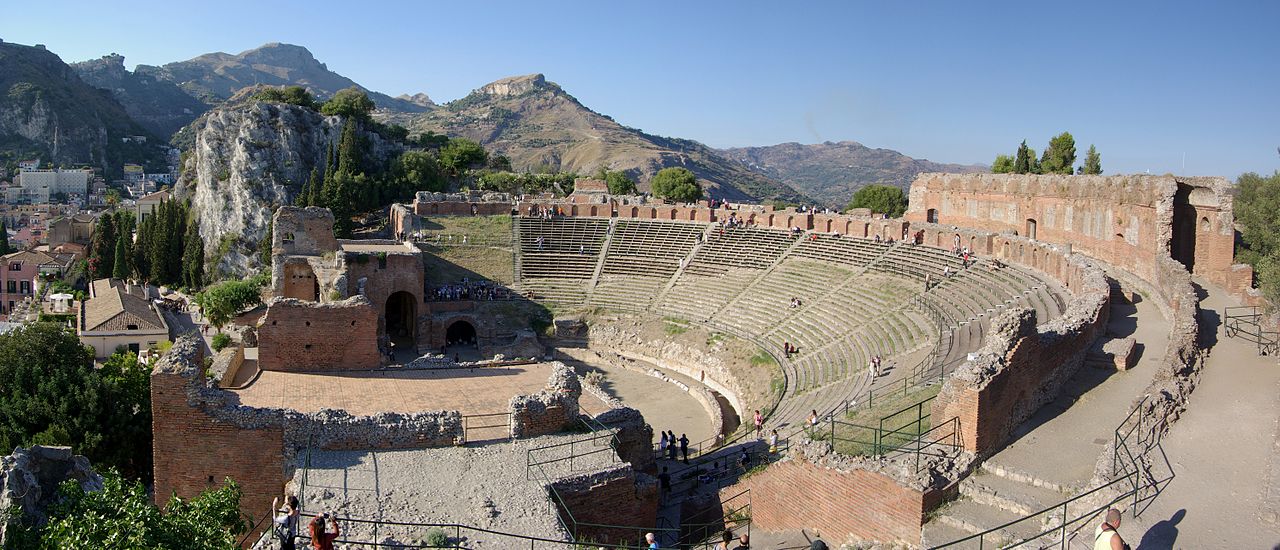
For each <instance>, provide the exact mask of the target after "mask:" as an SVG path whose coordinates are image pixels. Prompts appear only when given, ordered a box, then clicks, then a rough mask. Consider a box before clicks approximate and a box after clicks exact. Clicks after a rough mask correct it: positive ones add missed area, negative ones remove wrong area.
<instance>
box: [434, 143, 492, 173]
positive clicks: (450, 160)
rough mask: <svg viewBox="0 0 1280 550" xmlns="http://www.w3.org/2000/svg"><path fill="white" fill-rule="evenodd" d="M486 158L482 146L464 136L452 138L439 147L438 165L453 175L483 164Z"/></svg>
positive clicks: (486, 155)
mask: <svg viewBox="0 0 1280 550" xmlns="http://www.w3.org/2000/svg"><path fill="white" fill-rule="evenodd" d="M488 158H489V154H488V153H487V152H485V150H484V147H481V146H480V144H479V143H476V142H474V141H471V140H469V139H466V138H452V139H450V140H449V143H448V144H446V145H445V146H444V147H441V148H440V166H442V167H444V169H445V170H446V171H448V172H449V174H451V175H454V176H458V175H461V174H462V173H463V172H465V171H466V170H468V169H470V168H475V167H479V166H484V164H485V162H486V161H487V160H488Z"/></svg>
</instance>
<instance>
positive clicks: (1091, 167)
mask: <svg viewBox="0 0 1280 550" xmlns="http://www.w3.org/2000/svg"><path fill="white" fill-rule="evenodd" d="M1084 173H1086V174H1093V175H1098V174H1101V173H1102V156H1100V155H1098V149H1097V148H1095V147H1094V146H1093V145H1090V146H1089V152H1088V153H1085V156H1084Z"/></svg>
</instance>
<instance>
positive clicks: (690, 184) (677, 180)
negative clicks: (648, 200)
mask: <svg viewBox="0 0 1280 550" xmlns="http://www.w3.org/2000/svg"><path fill="white" fill-rule="evenodd" d="M649 188H650V189H651V190H652V191H653V195H654V196H655V197H658V198H660V199H666V200H670V201H676V202H693V201H696V200H698V199H700V198H702V185H700V184H699V183H698V177H697V176H695V175H693V172H690V171H689V170H688V169H685V168H679V167H672V168H663V169H661V170H659V171H658V173H657V174H654V175H653V179H651V180H649Z"/></svg>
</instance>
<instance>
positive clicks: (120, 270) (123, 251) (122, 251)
mask: <svg viewBox="0 0 1280 550" xmlns="http://www.w3.org/2000/svg"><path fill="white" fill-rule="evenodd" d="M111 264H112V265H111V269H112V271H111V276H112V277H114V278H116V279H120V280H125V279H128V278H129V239H127V238H126V237H125V236H124V234H123V233H122V234H120V238H118V239H116V253H115V256H114V258H113V259H112V262H111Z"/></svg>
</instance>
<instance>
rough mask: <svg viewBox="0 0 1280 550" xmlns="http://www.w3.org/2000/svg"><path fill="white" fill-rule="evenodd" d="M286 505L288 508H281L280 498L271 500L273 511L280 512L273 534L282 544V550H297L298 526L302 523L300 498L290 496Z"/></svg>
mask: <svg viewBox="0 0 1280 550" xmlns="http://www.w3.org/2000/svg"><path fill="white" fill-rule="evenodd" d="M285 503H286V506H285V507H284V508H280V498H279V497H276V498H274V499H272V500H271V509H272V510H273V511H274V512H278V515H276V517H275V523H274V524H273V525H272V532H273V533H274V534H275V539H276V541H277V542H279V543H280V550H295V549H296V548H297V541H298V524H299V522H300V521H301V519H300V517H301V516H300V515H299V514H300V513H301V511H300V510H299V509H298V497H296V496H293V495H289V497H288V498H287V499H285ZM274 512H273V513H274Z"/></svg>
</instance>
